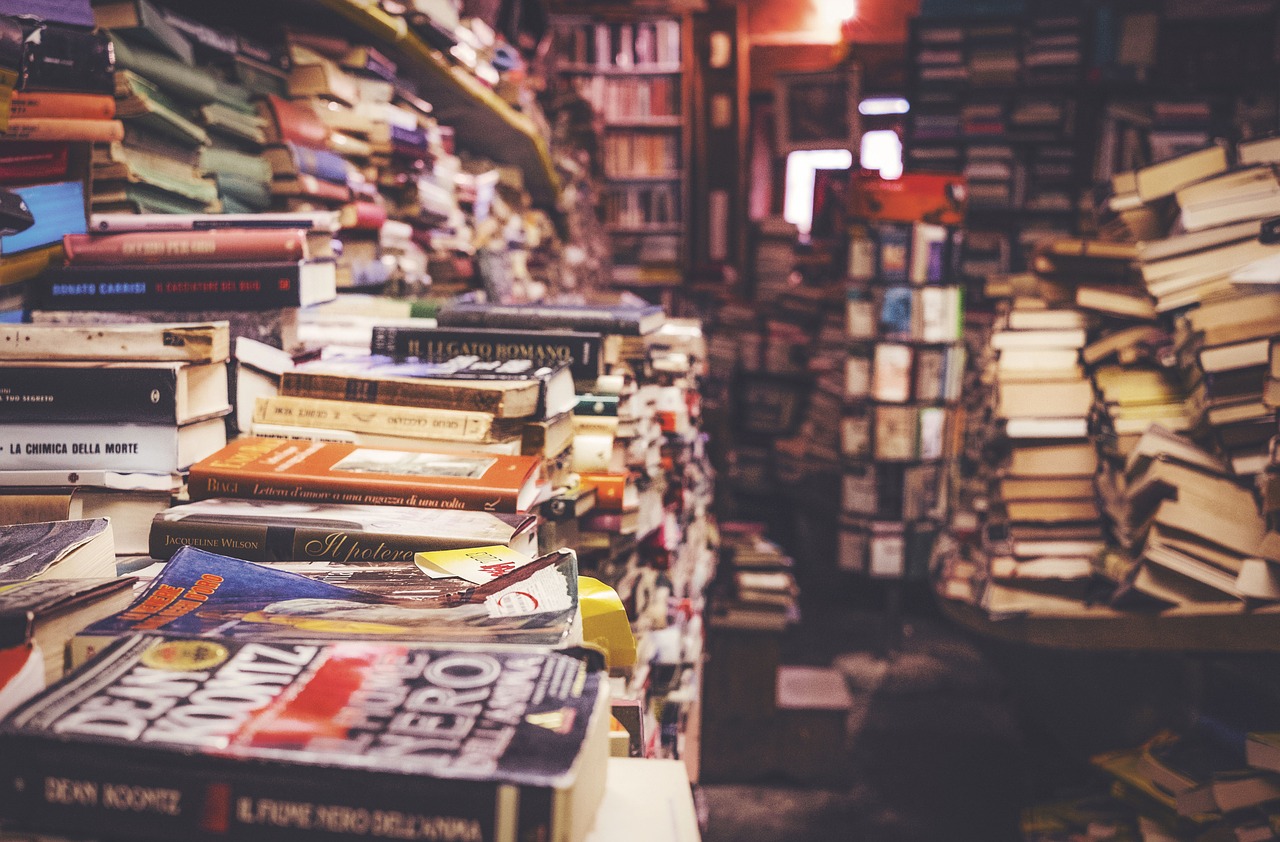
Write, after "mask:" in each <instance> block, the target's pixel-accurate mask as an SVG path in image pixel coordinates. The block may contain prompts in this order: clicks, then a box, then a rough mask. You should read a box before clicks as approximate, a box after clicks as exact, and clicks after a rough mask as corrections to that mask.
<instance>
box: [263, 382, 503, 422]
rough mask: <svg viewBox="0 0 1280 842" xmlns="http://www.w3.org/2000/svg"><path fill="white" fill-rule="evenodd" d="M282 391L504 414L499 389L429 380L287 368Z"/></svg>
mask: <svg viewBox="0 0 1280 842" xmlns="http://www.w3.org/2000/svg"><path fill="white" fill-rule="evenodd" d="M280 394H281V395H284V396H287V397H294V398H319V399H321V400H330V401H356V402H359V403H372V404H387V405H392V406H410V407H423V408H431V407H435V408H438V409H454V410H465V411H470V412H489V413H493V414H494V415H496V416H499V417H501V414H502V413H501V410H502V393H501V392H499V391H496V390H488V389H467V388H461V387H455V386H452V385H448V384H441V383H438V382H429V381H426V380H423V381H419V382H413V381H409V380H383V379H379V378H376V377H347V376H344V375H341V374H321V373H319V372H304V371H286V372H285V373H284V375H283V376H282V377H281V379H280Z"/></svg>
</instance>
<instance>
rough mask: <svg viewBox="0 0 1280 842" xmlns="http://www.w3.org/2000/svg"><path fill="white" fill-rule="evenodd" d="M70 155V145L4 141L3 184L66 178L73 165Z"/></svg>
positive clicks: (0, 144)
mask: <svg viewBox="0 0 1280 842" xmlns="http://www.w3.org/2000/svg"><path fill="white" fill-rule="evenodd" d="M70 152H71V147H70V146H69V145H67V144H66V143H48V142H45V143H23V142H20V141H0V184H12V183H19V184H30V183H33V182H46V181H56V180H59V179H63V178H65V177H66V175H67V171H68V167H69V166H70V161H71V157H70Z"/></svg>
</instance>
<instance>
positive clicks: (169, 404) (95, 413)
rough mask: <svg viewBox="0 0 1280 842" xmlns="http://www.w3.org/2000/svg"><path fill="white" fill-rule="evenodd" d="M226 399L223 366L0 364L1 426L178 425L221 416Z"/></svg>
mask: <svg viewBox="0 0 1280 842" xmlns="http://www.w3.org/2000/svg"><path fill="white" fill-rule="evenodd" d="M227 397H228V393H227V366H226V365H225V364H224V363H212V364H208V365H193V364H190V363H181V362H132V361H130V362H90V361H87V360H84V361H74V362H70V361H57V362H53V361H50V362H42V363H28V362H8V361H0V405H2V406H3V407H4V418H5V421H6V423H8V422H25V423H30V422H36V421H49V422H66V421H85V422H97V423H114V422H117V421H126V422H130V423H135V424H175V425H179V424H187V423H189V422H191V421H194V420H196V419H198V418H207V417H209V416H211V415H225V414H227V413H228V412H230V411H231V404H230V403H228V400H227Z"/></svg>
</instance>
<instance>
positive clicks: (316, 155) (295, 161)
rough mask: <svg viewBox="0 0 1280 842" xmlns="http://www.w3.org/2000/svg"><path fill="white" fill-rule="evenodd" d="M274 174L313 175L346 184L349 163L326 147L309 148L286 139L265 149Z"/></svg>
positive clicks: (331, 181) (349, 167)
mask: <svg viewBox="0 0 1280 842" xmlns="http://www.w3.org/2000/svg"><path fill="white" fill-rule="evenodd" d="M265 154H266V158H267V160H268V161H269V162H270V163H271V168H272V170H274V171H275V174H276V176H277V177H278V176H281V175H296V174H305V175H313V176H315V177H316V178H318V179H321V180H323V181H328V182H330V183H332V184H346V183H347V173H348V172H349V170H350V169H351V165H350V164H348V163H347V160H346V159H345V158H343V157H342V156H341V155H339V154H338V153H336V152H330V151H329V150H327V149H311V148H309V147H305V146H299V145H298V144H296V143H292V142H288V141H286V142H285V143H284V144H283V145H281V146H278V147H273V148H271V149H268V150H267V151H266V153H265Z"/></svg>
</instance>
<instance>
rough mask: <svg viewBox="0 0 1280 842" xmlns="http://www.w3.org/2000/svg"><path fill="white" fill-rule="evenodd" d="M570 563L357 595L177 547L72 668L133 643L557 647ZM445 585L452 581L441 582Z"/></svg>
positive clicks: (574, 577) (552, 557)
mask: <svg viewBox="0 0 1280 842" xmlns="http://www.w3.org/2000/svg"><path fill="white" fill-rule="evenodd" d="M577 567H578V565H577V557H576V556H575V555H574V554H573V552H572V551H569V550H563V551H560V552H557V553H551V554H549V555H546V556H542V557H541V558H538V559H535V560H532V561H530V563H528V564H526V565H525V566H523V567H519V568H516V569H514V570H512V571H510V572H509V573H507V574H505V575H504V576H500V577H498V578H497V579H495V580H493V581H492V582H489V583H487V584H484V585H475V586H472V587H465V586H460V585H459V583H457V582H453V581H440V582H439V583H437V582H436V580H435V579H433V578H432V577H431V576H429V575H427V573H425V572H422V571H421V570H419V571H418V572H419V575H420V576H421V587H419V588H417V589H410V588H407V587H401V588H399V590H398V593H396V594H394V595H389V594H388V593H387V592H386V590H385V589H378V590H377V591H376V592H375V591H362V590H358V589H356V588H351V587H340V586H338V585H334V584H330V583H328V582H324V581H321V580H319V579H315V578H311V577H307V576H301V575H298V574H296V573H291V572H288V571H287V570H278V569H276V568H274V567H272V566H270V565H263V564H255V563H253V562H249V561H243V560H241V559H237V558H231V557H229V556H224V555H218V554H216V553H210V552H206V551H204V550H199V549H196V548H194V547H183V548H182V549H180V550H179V551H178V552H177V553H175V554H174V555H173V557H172V558H170V559H169V561H168V562H167V563H166V564H165V565H164V567H163V568H161V570H160V573H159V575H157V576H156V577H155V578H154V579H152V580H151V582H150V584H148V585H147V587H146V588H145V589H144V590H142V591H141V592H140V593H139V594H137V596H136V598H135V599H134V600H133V602H132V604H130V605H129V606H128V607H127V608H125V609H122V610H120V612H119V613H117V614H113V615H112V616H109V617H105V618H103V619H101V620H99V621H97V622H95V623H93V624H92V625H90V626H88V627H86V628H84V629H83V630H82V631H81V632H79V633H78V634H77V635H76V636H75V639H74V640H73V641H72V642H71V644H70V649H69V651H70V661H71V664H72V665H73V666H79V665H80V664H83V663H85V662H86V661H87V660H88V659H89V658H91V657H93V656H94V655H95V654H97V653H99V652H101V651H102V649H104V648H105V647H106V646H107V645H109V644H110V642H111V641H113V640H115V639H116V638H119V637H124V636H127V635H131V634H135V633H157V632H163V633H165V634H182V635H192V636H201V637H216V638H219V639H236V640H256V641H263V642H265V641H272V640H299V639H330V640H333V639H343V640H349V639H356V638H362V639H374V640H438V641H443V640H451V641H454V642H459V641H466V642H469V643H474V642H480V641H504V642H508V643H522V644H541V645H557V646H558V645H562V644H565V643H568V642H570V634H571V633H572V631H573V629H572V624H573V618H574V615H575V613H576V611H577V605H578V569H577ZM445 578H449V579H452V578H453V577H445Z"/></svg>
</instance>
